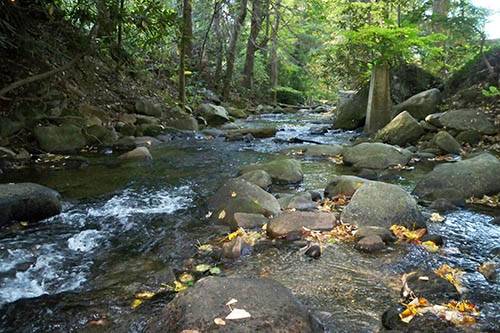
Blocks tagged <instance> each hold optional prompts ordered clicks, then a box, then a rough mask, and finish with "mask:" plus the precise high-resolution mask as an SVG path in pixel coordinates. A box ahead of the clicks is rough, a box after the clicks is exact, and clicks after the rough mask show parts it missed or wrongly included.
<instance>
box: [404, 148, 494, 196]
mask: <svg viewBox="0 0 500 333" xmlns="http://www.w3.org/2000/svg"><path fill="white" fill-rule="evenodd" d="M499 170H500V161H499V160H498V159H497V158H496V157H495V156H493V155H490V154H488V153H483V154H481V155H479V156H476V157H473V158H469V159H467V160H463V161H459V162H456V163H444V164H441V165H438V166H436V167H435V168H434V170H432V171H431V172H430V173H428V174H427V175H426V176H425V177H424V178H422V179H421V180H420V181H419V182H418V183H417V185H416V187H415V190H414V191H413V193H414V194H415V195H417V196H418V197H419V198H420V199H423V200H429V201H434V200H436V199H441V198H444V199H448V200H463V199H467V198H470V197H471V196H477V197H481V196H483V195H485V194H494V193H498V192H500V171H499Z"/></svg>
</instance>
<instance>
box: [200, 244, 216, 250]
mask: <svg viewBox="0 0 500 333" xmlns="http://www.w3.org/2000/svg"><path fill="white" fill-rule="evenodd" d="M213 250H214V248H213V246H212V245H210V244H203V245H199V246H198V251H200V252H212V251H213Z"/></svg>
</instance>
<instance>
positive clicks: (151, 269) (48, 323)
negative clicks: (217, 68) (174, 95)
mask: <svg viewBox="0 0 500 333" xmlns="http://www.w3.org/2000/svg"><path fill="white" fill-rule="evenodd" d="M331 121H332V120H331V115H330V114H302V113H300V114H290V115H263V116H255V117H252V118H249V119H247V120H239V121H237V122H236V125H238V126H244V127H258V126H270V125H274V126H277V127H278V129H279V131H278V133H277V135H276V138H277V139H278V140H276V138H274V139H273V138H270V139H263V140H255V141H251V142H224V141H222V140H221V139H215V140H206V139H204V138H203V137H201V136H192V135H186V136H181V137H178V138H176V139H174V140H173V141H172V142H169V143H165V144H163V145H161V146H159V147H156V148H154V149H153V150H152V154H153V156H154V160H153V162H152V163H149V164H125V165H123V164H120V163H118V162H117V161H116V159H115V157H102V156H100V157H90V158H89V160H90V165H89V166H88V167H86V168H82V169H74V170H59V171H56V170H46V169H42V170H24V171H19V172H18V173H15V174H10V175H8V177H5V176H4V178H3V179H0V181H2V182H8V181H33V182H38V183H41V184H45V185H47V186H50V187H52V188H55V189H56V190H58V191H60V192H61V193H62V194H63V197H64V198H65V200H66V201H65V204H64V209H63V213H62V214H60V215H59V216H57V217H54V218H51V219H49V220H46V221H43V222H41V223H39V224H36V225H35V226H30V227H27V228H21V227H20V228H17V229H16V230H4V231H3V232H2V233H1V234H0V304H2V305H3V306H2V308H1V310H0V331H6V332H10V331H12V332H48V331H64V332H67V331H73V330H78V329H79V328H81V327H86V325H87V323H88V322H89V321H90V320H93V319H99V318H103V317H105V318H107V319H108V320H109V322H110V324H109V325H111V326H110V327H111V328H110V331H120V330H126V331H140V330H141V322H142V318H144V317H145V316H148V315H150V314H151V313H154V311H157V310H158V309H160V308H161V307H162V306H163V304H164V303H165V302H167V301H168V299H160V300H158V301H156V302H152V303H151V305H147V306H145V307H144V308H141V309H140V310H136V311H132V310H131V309H130V301H131V300H132V299H133V295H134V293H136V292H137V291H140V290H145V289H148V288H150V289H154V288H157V287H158V286H159V284H160V283H162V282H165V281H166V280H167V279H168V276H169V274H171V271H172V270H173V271H175V272H177V271H178V270H182V267H183V266H184V265H185V263H186V260H187V259H189V258H190V257H192V256H193V255H194V254H195V253H196V247H195V245H196V244H197V243H198V242H200V243H203V242H206V241H207V240H208V239H210V238H211V237H213V235H221V234H223V233H224V232H226V229H225V228H222V227H220V226H217V225H212V224H209V223H208V222H206V220H205V219H204V216H205V214H206V213H207V210H206V207H205V202H206V199H207V198H208V197H209V196H210V195H211V194H212V193H214V191H215V190H216V189H217V187H218V186H220V184H221V183H222V182H223V181H224V179H227V178H228V177H232V176H234V175H235V174H236V173H237V170H238V167H239V166H241V165H243V164H247V163H252V162H256V161H260V160H268V159H272V158H273V157H274V154H275V153H277V152H279V151H281V150H283V149H285V148H289V147H292V146H293V145H290V144H288V143H286V141H289V140H290V139H292V138H300V139H302V140H309V141H315V142H320V143H339V144H350V140H351V139H352V138H354V137H356V136H357V135H358V133H356V132H342V131H334V130H328V131H327V132H326V133H324V134H315V133H317V132H318V127H321V126H325V125H329V124H331ZM303 169H304V172H305V179H304V182H303V183H302V184H301V185H300V186H299V187H298V188H295V189H294V188H292V187H291V188H279V191H295V190H303V189H311V190H320V191H322V190H323V189H324V187H325V186H326V184H327V183H328V181H329V180H330V179H332V178H333V177H334V176H335V175H339V174H352V173H353V170H350V169H349V168H346V167H343V166H337V165H335V164H334V163H332V162H330V161H328V160H318V159H316V160H314V159H309V160H303ZM428 170H429V167H426V168H417V170H414V171H401V172H394V175H393V176H394V177H389V179H390V181H391V182H393V183H397V184H400V185H402V186H403V187H404V188H405V189H406V190H408V191H411V189H412V188H413V186H414V184H415V181H416V180H417V179H419V178H420V177H422V176H423V175H424V174H425V173H426V172H428ZM446 218H447V219H446V221H445V222H444V223H440V224H436V223H433V224H431V225H430V229H431V230H432V231H434V232H436V233H438V234H441V235H443V236H444V237H445V239H446V245H445V247H444V249H443V251H442V252H441V253H440V254H430V253H428V252H426V251H424V250H422V248H420V247H417V246H398V245H396V246H393V247H392V248H389V249H388V250H387V251H386V252H384V253H382V254H377V255H367V254H362V253H360V252H358V251H356V250H355V249H354V248H353V246H352V245H351V244H341V243H340V244H334V245H332V246H329V247H327V248H326V249H325V251H324V253H323V255H322V256H321V258H320V259H319V260H312V259H309V258H307V257H305V256H304V255H302V254H301V253H300V252H299V251H298V249H297V248H296V247H294V246H293V245H287V244H277V245H275V246H264V247H261V248H259V249H258V250H256V251H254V252H253V253H252V254H251V255H249V256H246V257H243V258H241V259H240V260H238V261H236V262H233V263H231V262H226V263H225V264H224V265H223V266H222V267H223V274H228V275H231V274H239V275H245V276H267V277H270V278H273V279H276V280H277V281H280V282H281V283H283V284H284V285H285V286H287V287H289V288H290V289H291V290H292V291H293V292H294V293H295V294H296V295H297V296H298V297H299V299H300V300H301V301H302V302H303V303H304V304H305V305H306V306H307V307H308V308H309V309H311V310H312V311H313V313H314V314H315V315H316V316H318V317H320V318H321V319H322V321H323V323H324V324H325V325H326V326H327V328H328V329H329V331H331V332H373V331H375V330H377V328H378V327H379V326H380V315H381V314H382V312H383V311H384V310H385V309H386V308H387V307H388V306H389V305H390V304H393V303H394V302H396V301H397V299H398V296H399V287H400V285H399V279H400V276H401V274H403V273H405V272H408V271H410V270H412V269H415V268H417V267H418V268H426V267H427V268H436V267H438V266H439V265H440V264H442V263H445V262H446V263H449V264H451V265H453V266H456V267H460V268H461V269H463V270H465V271H466V278H465V286H466V287H467V288H468V289H469V294H470V295H469V294H468V296H470V297H469V298H470V299H472V300H473V301H474V302H475V303H477V304H478V305H479V306H480V307H481V309H482V315H483V319H482V321H483V322H484V323H486V324H485V326H486V327H488V326H489V327H490V328H492V330H495V329H498V326H495V325H498V322H499V321H500V318H499V315H498V313H499V310H500V309H499V305H498V304H499V302H500V290H499V287H498V284H494V283H489V282H487V281H486V280H485V279H484V277H483V276H482V275H481V274H479V273H478V272H477V266H478V265H479V264H480V263H482V262H484V261H486V260H494V259H495V255H496V254H497V253H498V246H500V242H499V241H500V231H499V229H498V227H496V226H493V225H491V223H489V221H490V220H491V216H490V215H486V214H484V213H479V212H474V211H472V210H468V209H463V210H458V211H455V212H452V213H450V214H447V215H446ZM495 249H496V250H495ZM148 306H149V307H148ZM27 317H29V318H31V320H29V321H26V320H25V319H26V318H27Z"/></svg>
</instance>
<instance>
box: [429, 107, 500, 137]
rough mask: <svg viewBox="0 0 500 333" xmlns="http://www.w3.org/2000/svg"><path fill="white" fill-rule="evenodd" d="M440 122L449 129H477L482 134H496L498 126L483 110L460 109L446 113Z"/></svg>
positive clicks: (440, 118)
mask: <svg viewBox="0 0 500 333" xmlns="http://www.w3.org/2000/svg"><path fill="white" fill-rule="evenodd" d="M439 122H440V123H441V124H442V126H443V127H445V128H447V129H454V130H458V131H466V130H476V131H478V132H479V133H482V134H495V133H497V132H498V128H496V127H495V125H494V124H493V123H492V122H491V121H490V120H489V119H488V116H486V114H485V113H484V112H483V111H481V110H474V109H460V110H452V111H448V112H446V113H444V114H443V115H441V116H440V117H439Z"/></svg>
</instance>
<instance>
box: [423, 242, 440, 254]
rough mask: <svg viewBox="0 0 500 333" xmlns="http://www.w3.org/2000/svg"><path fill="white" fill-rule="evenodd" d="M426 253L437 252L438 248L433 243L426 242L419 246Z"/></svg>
mask: <svg viewBox="0 0 500 333" xmlns="http://www.w3.org/2000/svg"><path fill="white" fill-rule="evenodd" d="M421 245H422V246H423V247H424V248H425V249H426V250H427V251H429V252H431V253H435V252H438V251H439V246H437V245H436V243H434V242H433V241H426V242H423V243H422V244H421Z"/></svg>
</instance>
